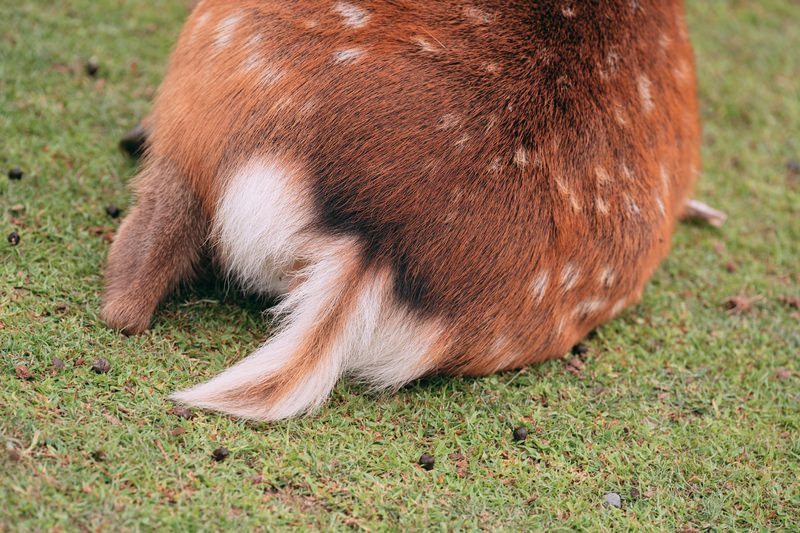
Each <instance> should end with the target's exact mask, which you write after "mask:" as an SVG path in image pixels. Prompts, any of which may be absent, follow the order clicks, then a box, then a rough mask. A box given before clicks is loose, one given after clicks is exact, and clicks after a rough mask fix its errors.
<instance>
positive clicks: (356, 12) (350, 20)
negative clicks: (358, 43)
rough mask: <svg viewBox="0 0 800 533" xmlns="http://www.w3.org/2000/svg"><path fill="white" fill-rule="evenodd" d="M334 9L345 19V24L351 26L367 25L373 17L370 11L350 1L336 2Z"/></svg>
mask: <svg viewBox="0 0 800 533" xmlns="http://www.w3.org/2000/svg"><path fill="white" fill-rule="evenodd" d="M333 9H334V11H336V12H337V13H339V15H340V16H341V17H342V19H344V25H345V26H347V27H349V28H361V27H363V26H366V25H367V23H368V22H369V19H370V17H371V15H370V13H369V11H367V10H366V9H364V8H362V7H359V6H357V5H355V4H351V3H350V2H336V4H335V5H334V6H333Z"/></svg>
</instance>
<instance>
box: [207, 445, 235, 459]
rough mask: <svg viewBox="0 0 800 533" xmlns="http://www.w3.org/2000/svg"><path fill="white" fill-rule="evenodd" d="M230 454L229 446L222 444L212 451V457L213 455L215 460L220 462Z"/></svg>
mask: <svg viewBox="0 0 800 533" xmlns="http://www.w3.org/2000/svg"><path fill="white" fill-rule="evenodd" d="M230 454H231V452H229V451H228V448H224V447H222V446H220V447H219V448H217V449H216V450H214V451H213V452H212V453H211V457H213V458H214V460H215V461H217V462H219V461H224V460H225V459H227V458H228V456H229V455H230Z"/></svg>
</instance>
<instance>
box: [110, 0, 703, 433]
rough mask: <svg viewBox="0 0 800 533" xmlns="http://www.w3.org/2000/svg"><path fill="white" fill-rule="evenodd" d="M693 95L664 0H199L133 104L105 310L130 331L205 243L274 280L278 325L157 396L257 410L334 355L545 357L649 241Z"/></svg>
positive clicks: (638, 279) (445, 366) (311, 393)
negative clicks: (204, 375) (209, 374)
mask: <svg viewBox="0 0 800 533" xmlns="http://www.w3.org/2000/svg"><path fill="white" fill-rule="evenodd" d="M695 92H696V89H695V81H694V64H693V57H692V50H691V46H690V43H689V41H688V39H687V34H686V29H685V22H684V21H683V5H682V2H681V1H679V0H640V1H637V2H630V1H628V0H608V1H605V2H564V1H556V0H542V1H531V2H523V3H520V2H513V1H510V0H485V1H477V0H476V1H470V2H466V1H421V0H401V1H398V2H384V1H380V0H353V1H349V2H342V1H331V2H320V1H310V0H298V1H296V2H278V1H253V0H245V1H236V2H233V1H223V0H205V1H203V2H201V3H200V4H199V5H198V6H197V7H196V8H195V10H194V11H193V13H192V14H191V16H190V17H189V20H188V21H187V23H186V25H185V26H184V28H183V31H182V32H181V35H180V38H179V40H178V44H177V47H176V49H175V51H174V53H173V54H172V57H171V59H170V62H169V69H168V73H167V76H166V78H165V80H164V82H163V83H162V85H161V87H160V89H159V91H158V95H157V98H156V101H155V106H154V110H153V112H152V114H151V115H150V117H149V119H148V123H147V124H148V126H147V129H148V131H149V146H148V149H147V154H146V158H145V161H144V168H143V170H142V177H141V178H140V179H139V180H138V184H139V185H138V188H137V194H138V197H139V200H138V204H137V205H136V207H135V208H134V210H133V211H132V213H131V214H130V215H129V217H128V219H127V220H126V221H125V222H124V224H123V225H122V227H121V228H120V232H119V235H118V236H117V239H116V240H115V242H114V244H113V246H112V249H111V252H110V254H109V265H108V270H107V275H106V277H107V291H106V295H105V299H104V306H103V316H104V318H105V319H106V321H107V322H108V324H109V325H110V326H112V327H115V328H119V329H122V330H124V331H126V332H129V333H138V332H141V331H142V330H144V329H145V328H146V327H147V325H148V324H149V322H150V320H151V317H152V314H153V312H154V310H155V307H156V305H157V303H158V302H159V301H160V300H161V299H162V298H163V297H164V296H165V295H166V294H167V293H168V292H169V290H170V289H171V288H172V287H174V286H175V285H176V284H177V283H179V282H180V281H183V280H186V279H188V278H189V277H190V275H191V273H192V271H193V269H194V268H195V266H196V264H197V262H198V261H199V258H200V257H202V256H204V255H211V256H212V257H214V258H215V260H216V261H217V262H218V263H220V264H221V265H222V267H223V269H224V271H225V272H227V273H228V275H229V276H230V277H231V278H232V279H234V280H237V281H238V282H240V283H241V285H242V286H243V287H244V288H246V289H248V290H251V291H254V292H263V293H273V294H277V295H278V296H282V297H283V301H282V303H281V304H280V308H279V311H280V312H281V313H282V314H283V315H285V316H284V319H283V322H282V325H281V329H280V331H279V332H278V333H277V334H276V335H275V336H274V337H273V338H271V339H269V340H268V341H267V342H266V343H265V345H264V346H262V347H261V348H259V349H258V350H257V351H256V352H255V353H254V354H253V355H252V356H250V357H249V358H247V359H245V360H244V361H243V362H241V363H240V364H239V365H236V366H234V367H232V368H231V369H229V370H228V371H226V372H224V373H223V374H221V375H220V376H219V377H217V378H215V379H214V380H212V381H210V382H208V383H206V384H203V385H201V386H199V387H197V388H195V389H192V390H190V391H187V392H183V393H179V394H178V395H176V398H177V399H178V400H180V401H183V402H185V403H188V404H191V405H197V406H200V407H204V408H209V409H215V410H219V411H223V412H228V413H232V414H235V415H237V416H244V417H249V418H254V419H259V420H270V419H276V418H282V417H286V416H293V415H296V414H299V413H302V412H306V411H308V410H311V409H313V408H315V407H316V406H318V405H320V403H321V402H322V401H324V399H325V397H326V396H327V395H328V394H329V391H330V390H331V388H332V387H333V385H334V384H335V383H336V380H338V379H339V378H340V377H342V376H345V375H352V376H355V377H357V378H359V379H363V380H366V381H368V382H370V383H371V384H373V385H374V386H375V387H376V388H395V387H398V386H401V385H403V384H404V383H407V382H408V381H410V380H413V379H415V378H417V377H420V376H424V375H428V374H432V373H445V374H472V375H480V374H486V373H489V372H494V371H497V370H502V369H507V368H516V367H519V366H522V365H525V364H529V363H531V362H535V361H541V360H543V359H546V358H549V357H554V356H558V355H561V354H563V353H564V352H565V351H566V350H568V349H569V348H570V347H571V346H572V345H573V344H575V343H576V342H577V341H578V340H580V339H581V338H582V337H584V336H585V335H586V334H587V333H588V332H589V331H590V330H591V329H592V328H594V327H596V326H597V325H599V324H600V323H602V322H603V321H605V320H608V319H609V318H611V317H612V316H614V315H615V314H617V313H619V312H620V311H621V310H622V309H624V307H625V306H627V305H630V304H631V303H633V302H635V301H637V299H638V298H639V297H640V294H641V291H642V287H643V285H644V283H645V282H646V280H647V279H648V278H649V277H650V276H651V274H652V273H653V271H654V270H655V268H656V266H657V264H658V263H659V261H660V260H661V259H662V258H663V257H664V256H665V255H666V253H667V252H668V249H669V244H670V235H671V232H672V230H673V227H674V224H675V220H676V217H677V216H678V215H679V214H680V212H681V210H682V209H683V207H684V205H685V203H686V201H687V195H688V193H689V192H690V188H691V185H692V182H693V180H694V177H695V174H696V170H695V169H697V168H699V155H698V143H699V124H698V113H697V101H696V94H695ZM159 232H166V234H167V235H168V237H169V238H167V239H163V238H160V237H159V235H163V233H159Z"/></svg>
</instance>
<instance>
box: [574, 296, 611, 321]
mask: <svg viewBox="0 0 800 533" xmlns="http://www.w3.org/2000/svg"><path fill="white" fill-rule="evenodd" d="M604 303H605V300H601V299H599V298H590V299H588V300H584V301H582V302H581V303H579V304H578V305H576V306H575V309H573V311H572V314H573V316H574V317H585V316H588V315H592V314H594V313H596V312H597V311H598V310H600V308H601V307H603V304H604Z"/></svg>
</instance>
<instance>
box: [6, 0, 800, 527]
mask: <svg viewBox="0 0 800 533" xmlns="http://www.w3.org/2000/svg"><path fill="white" fill-rule="evenodd" d="M188 4H189V2H146V1H143V0H137V1H130V0H129V1H125V2H111V1H109V0H93V1H89V0H71V1H70V2H44V1H36V2H10V1H8V2H6V1H4V2H2V5H1V6H0V170H2V176H0V237H1V238H2V239H1V240H0V531H45V530H48V531H49V530H53V531H59V530H61V531H82V530H87V531H109V530H118V531H134V530H140V529H141V530H155V529H158V530H174V531H188V530H228V529H240V530H258V529H260V530H265V531H271V530H274V529H275V528H278V527H284V528H287V529H289V528H291V529H305V530H312V529H332V530H347V529H356V530H358V529H363V530H367V531H373V530H399V529H401V528H403V529H407V530H422V529H426V530H427V529H432V530H439V529H441V530H447V531H451V530H452V531H457V530H474V529H497V530H508V531H520V530H526V529H527V530H545V529H547V530H562V529H568V530H570V529H571V530H575V529H578V530H591V531H597V530H623V531H624V530H651V531H678V530H683V529H690V530H691V529H694V530H711V531H724V530H737V531H747V530H765V529H770V530H786V531H797V527H798V524H800V475H798V474H800V358H799V354H800V328H799V327H798V323H799V322H800V310H798V309H797V308H793V307H792V306H791V305H790V304H791V298H792V297H794V298H797V297H800V172H797V171H794V172H793V171H792V170H791V169H790V168H789V167H791V164H788V163H789V162H790V161H791V160H793V159H794V160H798V159H800V56H798V52H797V51H798V50H800V24H798V22H799V21H800V4H799V3H797V2H796V1H787V0H709V1H701V0H692V1H690V2H689V5H688V6H687V10H688V20H689V24H690V29H691V32H692V37H693V40H694V45H695V53H696V56H697V62H698V76H699V83H700V99H701V106H702V118H703V122H704V136H703V140H704V146H703V156H704V161H705V168H704V172H703V174H702V180H701V182H700V183H699V184H698V189H697V197H698V198H699V199H702V200H704V201H707V202H708V203H710V204H712V205H714V206H715V207H718V208H721V209H723V210H725V211H727V213H728V214H729V215H730V219H729V221H728V222H727V224H726V225H725V226H723V227H722V228H720V229H714V228H710V227H708V226H704V225H699V224H684V225H681V226H680V227H679V228H678V231H677V233H676V235H675V238H674V250H673V253H672V255H671V256H670V257H669V258H668V259H667V261H666V262H665V263H664V264H663V265H662V266H661V268H660V269H659V270H658V272H657V273H656V275H655V277H654V278H653V280H652V282H651V283H650V284H649V285H648V286H647V289H646V291H645V294H644V299H643V301H642V302H641V303H640V304H639V305H637V306H636V307H634V308H632V309H630V310H628V311H626V312H625V313H623V314H622V316H621V317H619V318H617V319H616V320H614V321H612V322H610V323H608V324H606V325H604V326H602V327H601V328H599V329H598V330H597V335H596V336H595V337H594V338H592V339H591V340H588V341H587V344H588V346H589V347H590V351H589V353H588V357H587V358H586V361H585V366H584V367H583V368H582V369H580V370H579V369H577V368H575V367H570V365H568V364H567V361H566V360H555V361H551V362H549V363H545V364H541V365H536V366H533V367H530V368H526V369H523V370H521V371H515V372H506V373H502V374H498V375H493V376H489V377H486V378H482V379H467V378H455V379H430V380H425V381H422V382H419V383H415V384H413V385H411V386H409V387H407V388H404V389H402V390H401V391H399V392H398V393H397V394H395V395H393V396H386V397H378V398H375V397H370V396H368V395H366V394H365V391H364V389H363V388H361V387H360V386H357V385H353V384H348V383H346V382H342V383H340V384H339V385H338V386H337V387H336V389H335V391H334V393H333V396H332V398H331V399H330V401H329V402H328V403H326V404H325V406H324V407H323V408H322V409H321V410H320V411H318V412H317V413H315V414H314V415H312V416H310V417H307V418H301V419H297V420H289V421H285V422H280V423H273V424H254V423H249V422H244V421H241V420H236V419H233V418H229V417H226V416H219V415H216V414H210V413H204V412H197V413H195V416H194V418H192V419H188V420H187V419H183V418H180V417H178V416H175V415H174V414H172V412H171V410H172V407H173V406H172V404H171V403H170V402H169V401H167V399H166V398H167V395H168V393H169V392H170V391H174V390H176V389H181V388H184V387H187V386H189V385H191V384H196V383H199V382H201V381H204V380H206V379H208V378H209V377H211V376H212V375H214V374H215V373H216V372H218V371H220V370H221V369H223V368H225V367H227V366H229V365H230V364H231V363H232V362H234V361H236V360H238V359H239V358H241V357H243V356H244V355H245V354H247V353H248V352H249V351H251V350H252V349H253V348H254V347H255V346H257V345H258V344H259V343H260V342H262V341H263V340H264V339H265V338H266V336H267V335H268V331H267V328H266V327H265V325H264V320H263V318H262V315H261V313H260V311H261V309H262V307H263V302H258V301H255V300H252V299H246V298H243V297H242V296H240V295H238V294H236V293H235V292H233V291H230V290H226V287H225V286H224V285H223V284H222V283H216V284H214V283H210V284H207V285H206V286H204V287H201V288H196V289H193V290H191V291H184V292H182V293H181V294H179V295H177V296H175V297H173V298H170V299H169V301H168V302H167V303H166V304H165V305H164V306H163V307H162V309H161V310H160V311H159V312H158V314H157V316H156V319H155V321H154V323H153V326H152V329H151V331H150V332H149V333H147V334H145V335H142V336H138V337H130V338H128V337H124V336H122V335H119V334H116V333H114V332H112V331H109V330H108V329H107V328H106V327H105V326H104V325H103V323H102V322H101V321H100V319H99V316H98V310H99V306H100V298H101V289H102V270H103V265H104V261H105V255H106V252H107V250H108V246H109V244H108V242H107V237H108V236H109V235H110V232H113V231H114V230H115V229H116V228H117V226H118V224H119V219H112V218H110V217H109V216H108V215H106V213H105V208H106V206H107V205H109V204H115V205H118V206H119V207H120V208H121V210H122V213H123V215H124V214H125V213H127V212H128V210H129V207H130V204H131V196H130V194H129V192H128V190H127V189H126V182H127V181H128V179H129V178H130V177H131V176H132V175H133V174H134V173H135V171H136V164H135V162H133V161H130V160H129V159H127V158H126V156H125V155H123V154H122V153H121V152H120V150H119V149H118V148H117V141H118V139H119V138H120V137H121V135H122V134H123V133H124V132H125V131H126V130H127V129H128V128H129V127H131V126H132V125H134V124H135V123H136V122H137V120H138V119H139V118H141V117H142V116H144V115H145V114H146V113H147V111H148V109H149V107H150V100H151V97H152V93H153V90H154V88H155V87H156V86H157V85H158V83H159V80H160V78H161V77H162V76H163V74H164V69H165V65H166V59H167V56H168V53H169V50H170V47H171V46H172V44H173V43H174V41H175V39H176V37H177V33H178V31H179V29H180V26H181V24H182V21H183V19H184V17H185V16H186V13H187V9H188ZM92 56H95V57H96V58H97V61H98V64H99V72H98V73H97V77H96V78H92V77H90V76H89V75H87V74H86V72H85V63H86V61H87V60H88V58H90V57H92ZM787 164H788V165H787ZM13 167H20V168H21V169H22V170H23V171H24V176H23V178H22V180H21V181H11V180H9V179H7V178H6V176H5V174H6V173H7V171H8V169H10V168H13ZM12 231H16V232H17V233H18V234H19V235H20V237H21V242H20V243H19V244H18V245H17V246H12V245H11V244H9V243H8V242H7V241H6V235H8V234H9V233H11V232H12ZM729 297H738V298H739V300H737V301H738V303H739V306H738V307H737V309H734V310H729V309H727V307H726V305H725V303H724V302H725V300H726V298H729ZM795 305H796V304H795ZM97 357H103V358H105V359H107V360H108V361H109V362H110V363H111V370H110V372H109V373H107V374H96V373H94V372H92V370H91V366H92V362H93V361H94V359H95V358H97ZM55 358H58V359H59V360H60V361H62V362H63V363H64V365H65V366H64V368H61V369H58V368H56V367H55V366H54V363H53V361H54V359H55ZM19 365H25V366H26V367H27V369H28V370H29V372H30V374H31V377H30V378H29V379H23V378H21V377H20V376H19V375H18V369H19ZM578 366H580V365H578ZM19 372H20V373H22V371H21V370H19ZM23 376H24V373H23ZM518 426H525V427H527V428H528V429H529V431H530V434H529V436H528V438H527V440H525V441H524V442H515V441H514V440H513V439H512V433H511V432H512V430H513V429H514V428H516V427H518ZM220 446H224V447H226V448H228V449H229V450H230V452H231V453H230V457H228V458H227V459H226V460H224V461H222V462H216V461H214V459H212V452H213V451H214V450H215V449H216V448H218V447H220ZM425 452H427V453H430V454H432V455H434V456H435V458H436V464H435V467H434V468H433V470H431V471H425V470H423V469H421V468H420V467H419V466H418V465H417V464H416V461H417V459H418V458H419V456H420V455H421V454H422V453H425ZM610 492H614V493H617V494H619V495H620V496H621V500H622V505H621V509H613V508H606V507H604V506H603V505H602V500H603V496H604V495H605V494H606V493H610Z"/></svg>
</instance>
